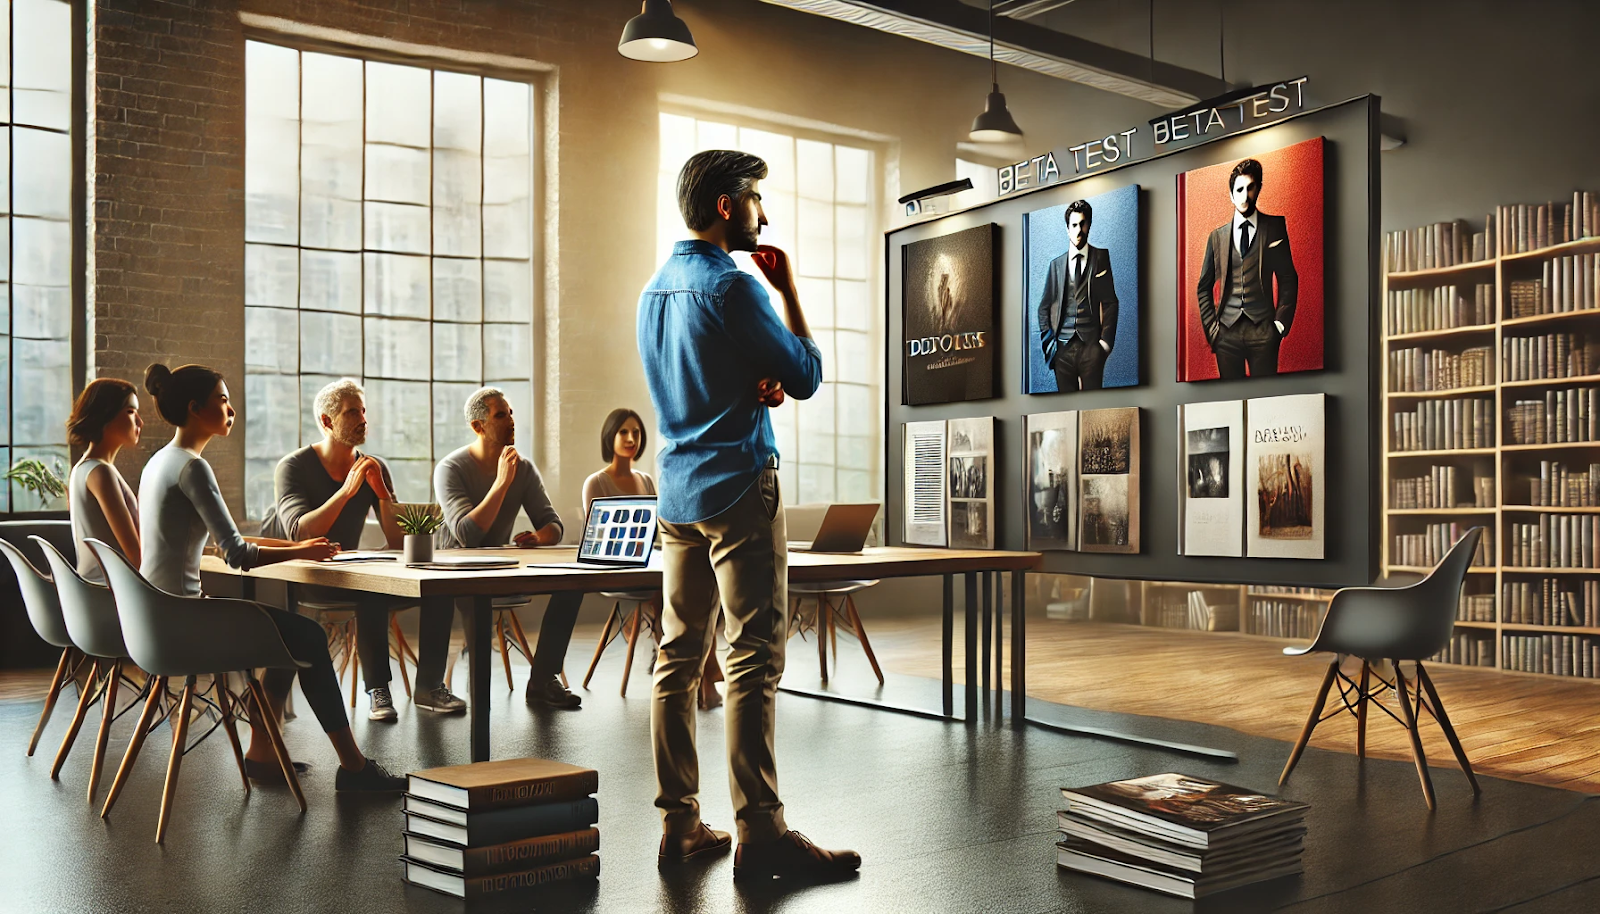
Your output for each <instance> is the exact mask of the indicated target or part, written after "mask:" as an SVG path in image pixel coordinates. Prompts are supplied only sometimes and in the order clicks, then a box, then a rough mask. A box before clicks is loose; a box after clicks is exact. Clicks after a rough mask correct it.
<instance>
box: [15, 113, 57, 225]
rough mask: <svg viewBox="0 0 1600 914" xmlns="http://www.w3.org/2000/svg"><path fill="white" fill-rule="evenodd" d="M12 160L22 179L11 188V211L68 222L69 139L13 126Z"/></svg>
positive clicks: (55, 134)
mask: <svg viewBox="0 0 1600 914" xmlns="http://www.w3.org/2000/svg"><path fill="white" fill-rule="evenodd" d="M11 158H12V162H13V163H14V164H15V165H16V168H17V174H19V175H25V176H26V178H25V179H24V180H21V181H18V182H16V184H15V185H14V186H13V187H12V190H13V196H12V200H11V204H10V205H11V212H13V213H17V214H19V215H23V216H48V217H50V218H52V219H67V218H69V216H68V214H69V212H70V210H71V206H72V138H71V137H69V136H67V135H66V134H65V133H47V132H45V131H43V130H28V129H27V128H25V127H14V128H12V130H11Z"/></svg>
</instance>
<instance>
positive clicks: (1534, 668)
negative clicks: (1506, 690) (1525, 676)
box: [1500, 634, 1600, 679]
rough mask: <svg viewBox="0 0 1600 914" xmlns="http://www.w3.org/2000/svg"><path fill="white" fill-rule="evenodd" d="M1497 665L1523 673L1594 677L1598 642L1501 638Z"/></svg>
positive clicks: (1554, 637) (1584, 638) (1577, 638)
mask: <svg viewBox="0 0 1600 914" xmlns="http://www.w3.org/2000/svg"><path fill="white" fill-rule="evenodd" d="M1500 665H1501V666H1502V667H1504V668H1505V669H1508V670H1518V671H1520V672H1523V673H1548V674H1550V675H1552V676H1579V677H1582V678H1585V679H1593V678H1595V674H1596V673H1597V672H1600V639H1596V638H1591V637H1589V636H1587V635H1553V634H1552V635H1503V636H1501V642H1500Z"/></svg>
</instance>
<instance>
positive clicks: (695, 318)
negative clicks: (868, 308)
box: [638, 240, 822, 524]
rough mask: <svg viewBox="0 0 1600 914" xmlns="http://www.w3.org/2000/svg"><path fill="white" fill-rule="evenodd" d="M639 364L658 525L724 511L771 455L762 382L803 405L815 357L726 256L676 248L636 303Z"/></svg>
mask: <svg viewBox="0 0 1600 914" xmlns="http://www.w3.org/2000/svg"><path fill="white" fill-rule="evenodd" d="M638 336H639V356H640V358H641V359H643V361H644V376H645V381H646V382H647V383H648V384H649V385H650V400H651V402H652V403H654V404H655V410H656V426H657V431H658V432H659V434H660V435H661V438H662V439H663V443H662V445H661V448H660V451H659V452H658V453H657V456H656V465H657V467H658V468H659V470H660V480H659V484H660V490H661V501H660V513H661V519H662V520H664V521H667V522H668V523H674V524H693V523H699V522H700V521H703V520H707V519H709V518H712V517H715V516H717V515H718V514H721V513H722V512H723V511H726V510H728V509H729V508H731V507H733V505H734V503H735V502H737V501H738V500H739V498H740V496H742V495H744V493H745V491H746V490H748V489H749V488H750V486H752V485H754V484H755V482H756V480H757V479H759V478H760V476H761V473H762V471H763V469H765V467H766V465H767V460H768V458H770V457H773V456H775V455H776V454H777V453H778V447H777V443H776V442H775V441H774V440H773V437H772V422H771V421H770V420H769V419H768V418H767V407H765V406H763V405H761V402H760V400H758V399H757V396H756V384H757V383H758V382H760V380H761V379H762V378H777V379H778V380H779V381H780V382H782V384H783V389H784V392H785V393H786V394H787V395H788V396H790V397H795V398H797V399H800V400H804V399H806V398H808V397H810V396H811V395H812V394H814V393H816V392H817V386H818V385H819V384H821V383H822V350H820V349H818V348H817V344H815V343H813V342H812V341H810V340H808V339H801V338H800V337H797V336H795V335H794V334H793V333H791V332H789V329H788V328H787V327H786V326H784V324H783V321H782V320H780V319H779V318H778V315H777V313H776V312H775V311H774V310H773V308H772V301H771V299H770V298H769V297H768V295H767V293H766V290H765V289H763V288H762V287H761V284H760V283H759V282H757V281H756V278H755V277H754V276H751V275H750V274H749V273H746V272H744V271H742V270H740V269H739V267H738V265H737V264H735V263H734V262H733V258H732V257H729V256H728V254H727V252H726V251H724V250H722V249H721V248H719V247H717V246H716V245H714V244H710V243H708V242H705V241H699V240H695V241H680V242H678V243H677V244H676V245H674V246H673V248H672V256H671V257H669V258H667V262H666V263H665V264H662V266H661V269H660V270H658V271H657V272H656V275H655V277H654V278H653V279H651V280H650V284H649V285H647V286H645V289H644V292H643V293H642V294H641V295H640V296H639V328H638Z"/></svg>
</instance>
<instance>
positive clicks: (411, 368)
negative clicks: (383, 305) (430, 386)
mask: <svg viewBox="0 0 1600 914" xmlns="http://www.w3.org/2000/svg"><path fill="white" fill-rule="evenodd" d="M428 327H429V324H428V323H427V322H426V321H400V320H391V319H389V318H382V317H369V318H366V320H365V321H364V322H363V326H362V330H363V331H364V333H365V336H366V374H367V377H369V378H374V377H376V378H415V379H420V380H424V381H425V380H427V379H428V370H429V368H430V367H431V360H430V359H429V357H428V347H429V339H428V338H429V336H430V334H429V333H428ZM424 409H425V408H424Z"/></svg>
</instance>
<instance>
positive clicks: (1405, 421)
mask: <svg viewBox="0 0 1600 914" xmlns="http://www.w3.org/2000/svg"><path fill="white" fill-rule="evenodd" d="M1390 422H1391V428H1390V443H1391V446H1392V447H1393V449H1394V450H1396V451H1449V450H1463V449H1466V448H1484V447H1494V401H1492V400H1487V399H1484V398H1481V397H1460V398H1453V399H1444V400H1424V401H1422V402H1421V403H1418V404H1417V405H1416V406H1415V407H1414V408H1412V409H1410V410H1402V411H1396V412H1395V413H1394V415H1393V416H1391V417H1390Z"/></svg>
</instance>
